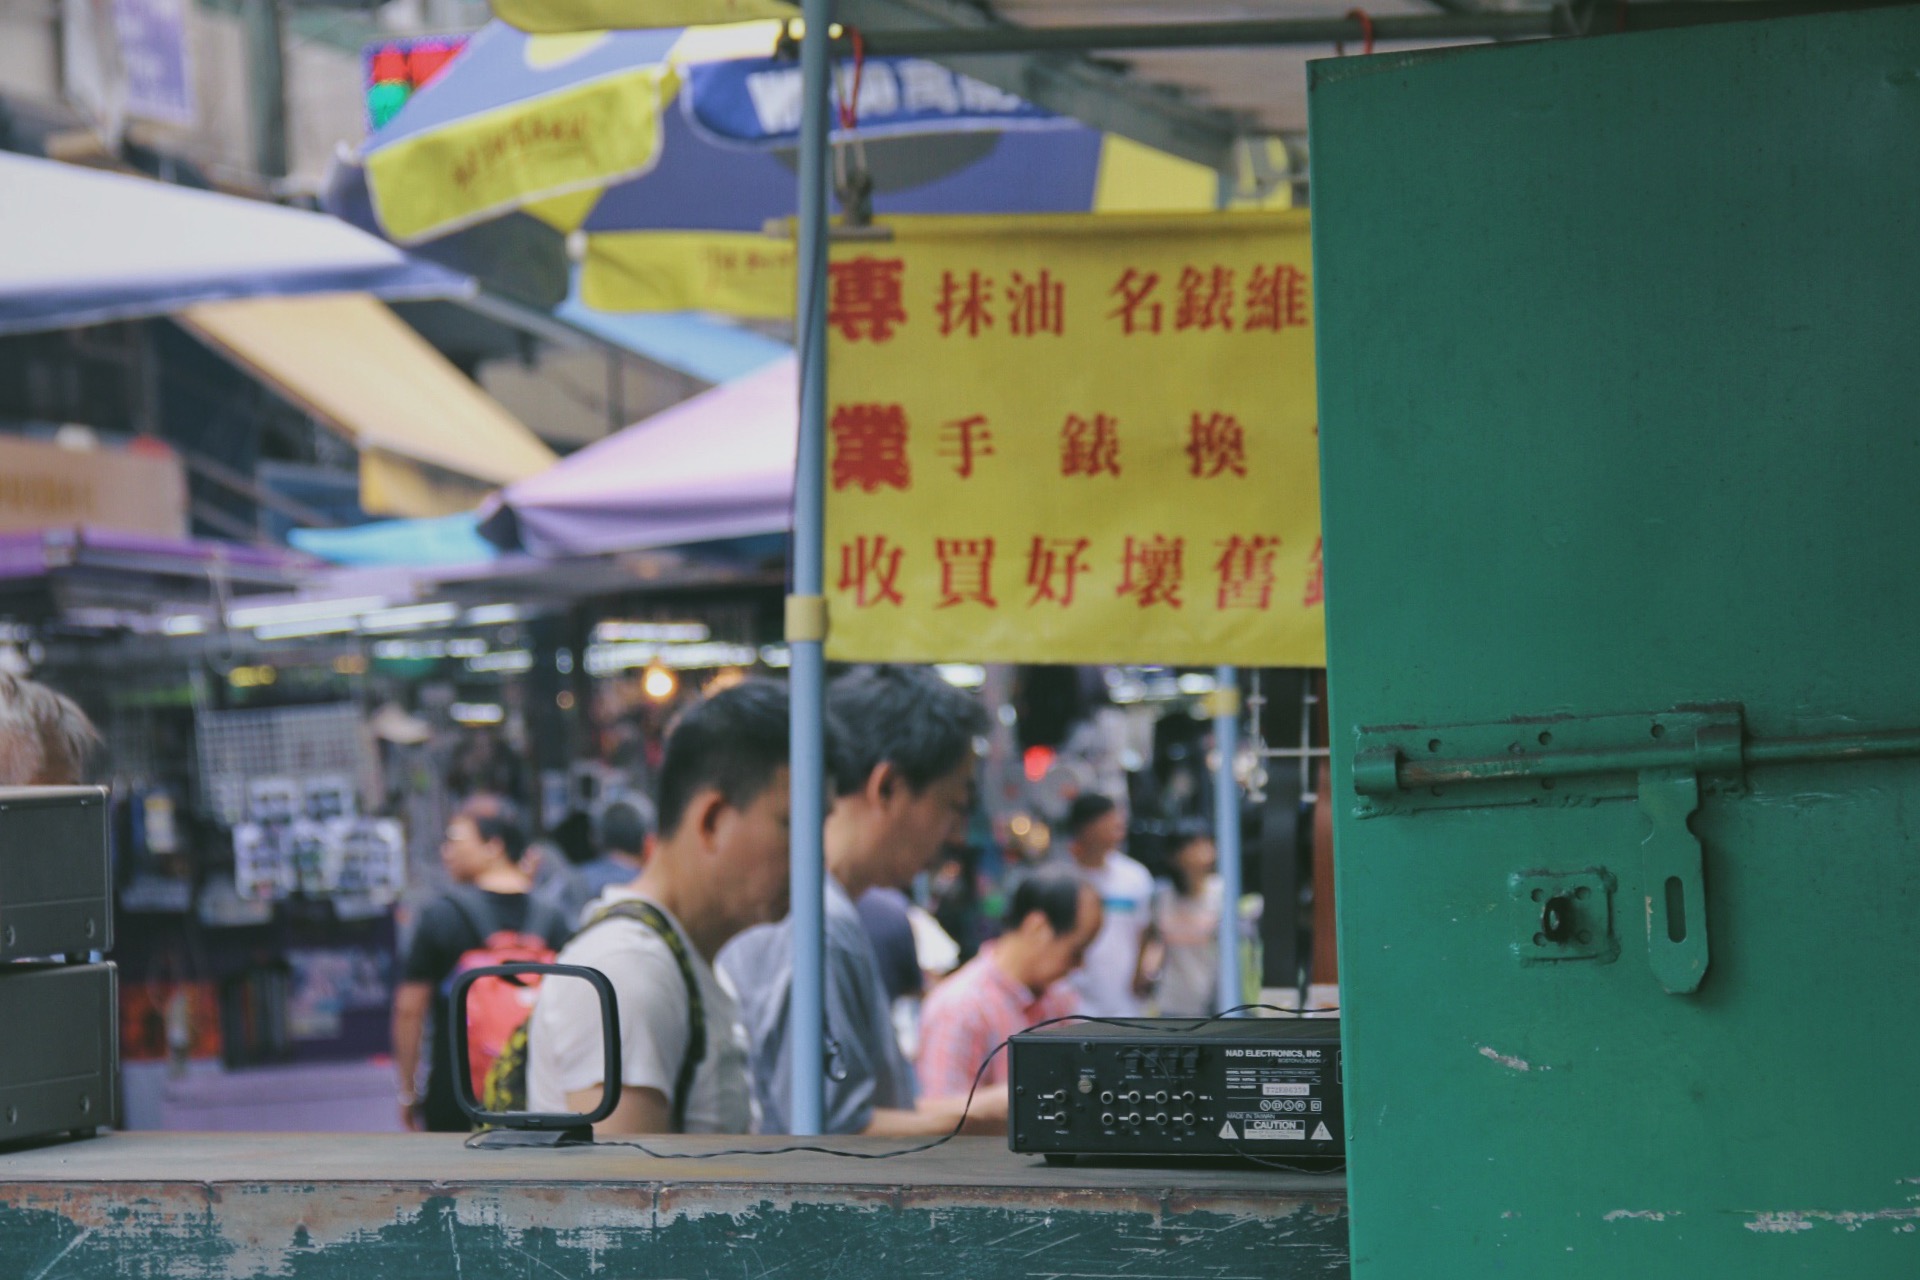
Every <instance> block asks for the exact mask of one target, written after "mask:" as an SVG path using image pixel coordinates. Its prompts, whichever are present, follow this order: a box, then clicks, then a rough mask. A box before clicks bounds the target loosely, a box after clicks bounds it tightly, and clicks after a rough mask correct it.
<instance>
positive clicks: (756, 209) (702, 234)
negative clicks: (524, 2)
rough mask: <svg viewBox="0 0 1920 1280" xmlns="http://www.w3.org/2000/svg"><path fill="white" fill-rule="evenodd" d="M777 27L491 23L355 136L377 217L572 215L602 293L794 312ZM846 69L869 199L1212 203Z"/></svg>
mask: <svg viewBox="0 0 1920 1280" xmlns="http://www.w3.org/2000/svg"><path fill="white" fill-rule="evenodd" d="M779 32H780V28H779V24H777V23H746V24H740V25H736V26H732V27H719V28H694V29H688V30H684V31H619V32H601V33H595V34H588V35H575V36H538V35H527V34H525V33H523V32H520V31H518V30H515V29H514V28H512V27H509V26H507V25H505V24H504V23H500V22H495V23H493V24H490V25H489V26H488V27H486V28H485V29H483V30H482V31H481V32H480V33H479V34H478V35H477V36H475V37H474V39H473V41H472V42H471V43H470V44H469V45H468V46H467V48H466V50H465V51H464V52H463V53H462V54H461V55H460V56H459V57H458V58H456V59H455V60H454V62H453V63H451V64H450V65H449V66H448V67H447V69H446V70H445V71H444V72H443V73H442V74H441V75H440V77H439V78H438V79H436V80H435V81H434V82H433V83H432V84H430V85H428V86H427V87H426V88H425V89H423V90H422V91H421V92H420V93H419V94H417V95H416V96H415V97H414V98H413V99H412V100H410V101H409V102H408V103H407V104H406V106H405V107H403V108H402V109H401V110H400V112H399V113H398V114H397V115H395V116H394V118H393V120H392V121H391V122H389V124H388V125H387V126H386V127H385V128H383V129H381V130H379V131H378V132H376V133H375V134H374V135H373V136H372V137H371V138H370V139H369V140H368V142H367V144H366V146H365V148H364V149H363V151H362V156H363V163H364V173H365V181H366V184H367V186H368V187H369V188H370V191H371V198H372V208H373V212H374V215H375V217H376V218H377V221H378V226H379V229H380V230H381V231H382V233H383V234H385V235H387V236H388V237H390V238H392V239H394V240H397V241H400V242H402V243H409V244H414V243H419V242H421V241H424V240H431V239H432V238H434V237H437V236H441V235H445V234H448V233H449V232H452V231H454V230H457V229H460V228H462V227H466V226H469V225H472V224H473V223H474V222H476V221H479V220H484V219H488V218H493V217H497V216H500V215H502V214H505V213H507V212H510V211H516V210H519V211H524V212H526V213H529V214H532V215H533V216H535V217H538V218H540V219H542V220H544V221H546V222H548V223H550V224H551V225H553V226H555V227H558V228H559V229H561V230H562V231H566V232H568V233H575V232H577V233H579V236H578V240H577V242H576V243H577V245H578V249H579V252H580V255H581V276H580V296H581V298H582V300H583V301H584V302H585V303H586V305H587V306H589V307H592V308H594V309H596V310H602V311H694V310H698V311H709V312H716V313H720V314H725V315H733V316H743V317H756V318H783V317H788V316H790V315H791V314H792V309H793V297H794V285H793V248H792V245H791V242H790V241H787V240H785V239H782V238H778V237H775V236H769V235H768V234H766V227H767V225H768V224H769V223H772V222H776V221H778V220H780V219H783V218H788V217H791V216H792V214H793V212H794V207H795V176H794V160H793V146H794V140H795V135H796V131H797V129H798V126H799V101H800V93H799V68H798V67H797V66H796V65H794V64H793V63H792V62H791V61H790V60H786V59H782V58H779V57H777V56H775V54H774V48H775V45H776V43H777V41H778V39H779ZM839 72H840V92H841V95H842V97H843V100H844V101H845V102H846V104H847V106H848V107H849V108H850V114H851V116H852V118H853V121H854V124H855V127H854V128H853V129H846V128H842V129H840V130H837V131H836V134H835V141H836V142H837V143H840V144H842V150H843V152H844V153H850V154H854V155H857V156H859V157H860V158H862V159H863V161H864V165H865V169H866V171H867V173H868V176H869V177H870V178H871V180H872V197H871V200H872V209H873V212H874V213H875V214H876V215H879V216H885V215H888V214H966V213H979V214H995V213H1005V214H1031V213H1086V212H1089V211H1107V210H1113V211H1128V212H1144V211H1171V212H1182V211H1184V212H1192V211H1199V210H1206V209H1212V208H1215V207H1218V196H1219V178H1218V175H1217V174H1216V173H1214V171H1213V170H1211V169H1208V168H1205V167H1204V166H1201V165H1196V164H1191V163H1189V162H1187V161H1183V160H1179V159H1176V158H1174V157H1172V156H1168V155H1165V154H1163V153H1160V152H1157V151H1153V150H1151V149H1149V148H1147V147H1143V146H1141V145H1139V144H1137V143H1133V142H1130V141H1127V140H1125V139H1121V138H1116V137H1111V136H1108V135H1104V134H1102V133H1100V132H1098V131H1096V130H1093V129H1089V128H1086V127H1085V126H1083V125H1080V124H1078V123H1076V122H1074V121H1072V120H1070V119H1066V118H1063V117H1059V116H1054V115H1051V114H1050V113H1048V112H1045V111H1043V110H1041V109H1039V108H1037V107H1034V106H1032V105H1031V104H1029V103H1026V102H1024V101H1022V100H1021V99H1019V98H1017V97H1014V96H1012V95H1010V94H1007V93H1004V92H1002V91H1000V90H998V89H995V88H992V87H991V86H988V85H984V84H982V83H980V82H978V81H975V80H972V79H970V78H968V77H965V76H962V75H959V74H958V73H956V72H953V71H951V70H949V69H948V68H946V67H944V66H941V65H939V64H937V63H934V62H931V61H927V60H924V59H917V58H876V59H868V60H866V61H865V62H864V63H862V64H860V65H859V66H858V67H854V66H852V65H843V66H842V67H841V68H840V69H839ZM1283 198H1284V195H1283ZM347 204H348V202H346V201H338V202H330V206H329V207H334V208H336V209H337V210H341V211H344V209H345V208H346V207H347Z"/></svg>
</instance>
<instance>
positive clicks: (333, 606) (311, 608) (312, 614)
mask: <svg viewBox="0 0 1920 1280" xmlns="http://www.w3.org/2000/svg"><path fill="white" fill-rule="evenodd" d="M386 604H387V598H386V597H385V596H350V597H344V598H342V599H339V600H297V601H294V602H293V603H291V604H259V605H247V606H246V607H244V608H240V609H231V610H228V612H227V625H228V626H233V627H260V626H278V625H282V624H286V623H295V622H313V621H316V620H317V619H321V618H348V619H351V618H352V617H354V616H355V615H356V614H362V613H367V612H369V611H371V610H374V609H383V608H385V607H386Z"/></svg>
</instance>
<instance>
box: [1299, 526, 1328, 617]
mask: <svg viewBox="0 0 1920 1280" xmlns="http://www.w3.org/2000/svg"><path fill="white" fill-rule="evenodd" d="M1320 543H1321V540H1320V539H1319V538H1315V539H1314V540H1313V554H1312V555H1310V556H1308V557H1307V590H1306V593H1305V594H1304V595H1302V596H1301V597H1300V605H1301V607H1302V608H1305V609H1311V608H1313V606H1315V605H1317V604H1325V603H1326V602H1327V566H1326V565H1325V564H1324V563H1323V562H1322V561H1321V559H1320Z"/></svg>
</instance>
